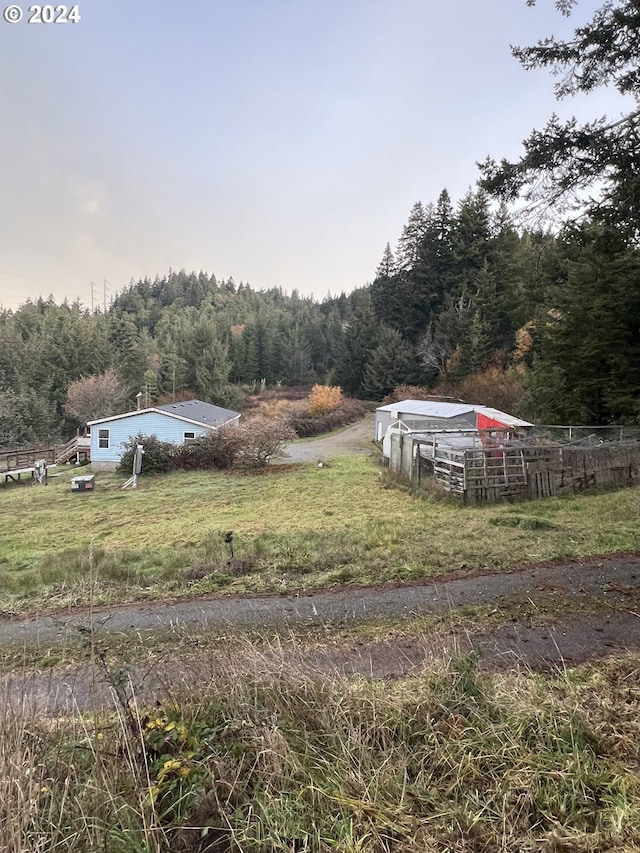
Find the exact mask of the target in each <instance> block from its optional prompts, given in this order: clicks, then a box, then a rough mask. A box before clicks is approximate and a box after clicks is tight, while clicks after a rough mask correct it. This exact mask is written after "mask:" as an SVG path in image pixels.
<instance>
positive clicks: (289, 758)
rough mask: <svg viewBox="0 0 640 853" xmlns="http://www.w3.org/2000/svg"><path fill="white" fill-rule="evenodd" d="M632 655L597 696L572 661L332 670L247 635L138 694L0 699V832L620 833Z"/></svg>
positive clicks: (189, 840) (545, 837) (578, 845)
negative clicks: (43, 706)
mask: <svg viewBox="0 0 640 853" xmlns="http://www.w3.org/2000/svg"><path fill="white" fill-rule="evenodd" d="M638 664H639V661H638V659H634V658H628V659H626V660H625V661H622V662H620V663H619V665H618V668H617V669H616V670H615V671H614V670H611V671H607V670H606V669H604V670H603V671H602V672H601V673H600V674H599V686H600V693H601V696H602V697H603V701H600V702H597V701H594V697H593V692H592V690H591V686H590V684H589V678H590V676H589V677H585V676H583V675H580V676H579V677H575V676H573V675H572V674H570V673H567V674H558V676H557V677H555V679H554V680H553V681H552V682H551V683H543V682H542V681H541V680H540V679H538V678H537V677H535V676H533V675H523V674H515V673H514V674H510V675H501V676H489V675H487V674H482V673H480V672H478V670H477V668H476V664H475V660H474V659H473V658H471V657H460V658H453V659H451V660H450V661H449V663H448V664H446V665H444V664H443V665H441V666H439V668H437V669H436V670H432V671H429V672H425V674H424V675H423V676H421V677H418V678H414V679H412V680H411V681H401V682H377V681H371V680H347V679H344V678H339V677H327V676H326V675H324V676H322V675H320V674H319V673H316V672H314V671H312V670H310V669H309V665H308V663H307V664H306V665H303V664H302V657H300V658H299V659H298V657H297V655H296V654H295V652H294V653H291V652H290V651H288V652H285V651H284V650H283V649H280V650H278V649H270V650H269V651H268V654H264V653H261V652H259V651H257V650H256V649H255V648H254V647H253V646H250V645H249V644H247V645H246V647H244V648H242V649H235V650H234V653H233V655H229V658H228V667H227V668H226V669H225V667H224V666H222V667H221V662H220V660H218V661H217V662H216V677H215V679H211V680H208V679H207V678H206V675H205V673H206V666H205V661H202V662H201V666H202V671H201V673H200V678H199V680H200V684H201V686H200V688H199V690H198V691H197V694H196V693H194V692H193V691H192V690H188V689H187V688H185V689H183V690H182V691H177V690H174V692H173V693H172V695H171V699H170V701H167V702H165V703H163V704H162V705H159V706H155V707H153V708H146V709H145V708H140V707H138V706H137V704H136V697H135V696H134V695H132V693H131V691H128V692H127V693H126V695H125V694H121V695H120V696H119V697H118V696H117V695H115V694H114V698H115V701H114V709H113V711H112V712H110V713H108V714H105V713H95V714H90V715H83V714H79V713H78V714H76V715H75V716H73V717H72V718H69V719H68V718H63V719H54V720H52V719H46V718H43V717H39V718H38V717H35V718H31V719H29V718H27V717H26V716H25V715H24V714H23V713H22V712H21V711H17V710H9V709H8V706H7V709H5V712H4V716H3V720H2V725H3V736H2V738H1V739H0V785H1V788H0V793H1V797H0V851H2V853H27V851H28V853H32V851H33V853H35V851H43V853H44V851H47V852H48V851H71V850H73V851H81V853H83V851H105V853H111V851H117V853H120V851H122V853H124V851H127V853H128V851H131V853H138V851H140V852H141V851H145V853H150V851H153V853H204V852H205V851H223V850H224V851H226V850H234V851H239V852H240V851H242V853H253V852H254V851H255V853H258V851H260V853H263V851H294V850H295V851H318V852H319V851H330V850H340V851H354V853H355V851H359V853H365V851H367V853H368V851H371V853H374V851H376V853H377V851H398V853H400V851H416V853H417V851H420V853H424V851H444V850H447V851H456V853H495V851H507V853H521V851H534V850H536V851H539V850H543V851H560V850H567V851H568V850H572V851H578V850H580V851H592V853H596V851H603V853H604V851H610V850H616V851H623V850H628V851H631V850H633V849H638V845H640V811H639V807H640V793H639V790H638V781H637V776H636V773H635V771H636V769H637V758H638V751H637V743H638V742H640V737H639V735H640V731H639V728H640V724H639V723H638V720H639V719H640V713H639V712H640V696H638V694H637V691H636V692H635V693H629V690H628V686H629V684H630V683H631V684H632V683H633V679H637V673H638ZM623 694H624V696H623ZM605 696H606V701H605V700H604V697H605ZM623 699H624V701H625V702H626V707H627V708H628V709H629V713H627V714H625V715H624V716H623V718H622V720H621V723H620V725H619V723H618V714H617V712H616V710H615V709H616V706H617V704H618V701H622V700H623ZM629 703H631V705H633V708H631V707H630V705H629ZM614 744H615V747H614Z"/></svg>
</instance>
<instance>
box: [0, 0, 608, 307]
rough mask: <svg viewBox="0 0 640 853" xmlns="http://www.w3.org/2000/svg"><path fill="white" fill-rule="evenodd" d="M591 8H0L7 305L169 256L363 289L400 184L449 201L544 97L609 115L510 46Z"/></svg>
mask: <svg viewBox="0 0 640 853" xmlns="http://www.w3.org/2000/svg"><path fill="white" fill-rule="evenodd" d="M4 5H7V4H3V8H4ZM18 5H20V6H21V7H22V8H23V9H24V11H25V13H26V14H28V13H27V4H24V3H19V4H18ZM600 5H601V3H600V2H599V0H581V2H580V3H579V4H578V8H577V11H576V13H575V14H574V15H573V16H572V17H571V18H569V19H565V18H563V17H562V16H560V15H559V14H558V13H557V12H556V11H555V9H554V4H553V0H538V3H537V5H536V7H534V8H528V7H527V6H526V4H525V0H482V2H481V0H450V2H448V3H443V2H435V1H434V0H322V2H320V0H262V2H260V1H259V0H209V2H207V0H182V2H178V0H174V2H169V0H135V2H131V0H84V2H79V3H78V7H79V11H80V15H81V21H80V22H79V23H78V24H66V25H54V24H39V25H29V24H27V23H26V20H23V21H21V22H20V23H18V24H13V25H11V24H8V23H6V22H5V21H3V20H0V155H1V156H0V198H1V199H2V204H1V205H0V305H2V306H4V307H8V308H15V307H17V305H18V304H20V303H21V302H23V301H25V300H26V299H27V298H31V299H36V298H37V297H38V296H40V295H42V296H45V297H46V296H47V295H48V294H50V293H51V294H53V295H54V297H55V298H56V299H57V300H61V299H63V298H65V297H66V298H69V299H71V300H72V299H75V298H79V299H80V300H81V301H82V302H83V303H84V304H85V305H88V304H89V303H90V299H91V290H90V282H91V281H94V282H95V283H96V285H97V298H98V300H101V299H102V295H103V281H104V280H107V282H108V292H109V294H110V295H113V293H115V292H116V291H118V290H120V289H122V287H123V286H125V285H126V284H127V283H128V282H129V281H130V280H131V279H134V280H135V279H138V278H140V277H144V276H149V277H151V278H153V277H154V276H155V275H157V274H159V275H162V274H164V273H166V272H167V271H168V270H169V268H174V269H181V268H185V269H187V270H191V269H196V270H200V269H204V270H206V271H207V272H209V273H214V274H215V275H216V276H217V277H218V278H228V277H229V276H233V277H234V279H235V280H236V281H237V282H239V281H240V280H243V281H245V282H249V283H250V284H251V285H252V286H253V287H255V288H258V289H260V288H267V287H282V288H283V289H284V290H286V291H288V292H291V291H292V290H293V289H298V290H299V292H300V293H301V294H303V295H314V296H315V297H316V298H318V299H321V298H323V297H324V296H325V295H327V293H332V294H336V293H340V292H341V291H350V290H352V289H353V288H355V287H359V286H362V285H364V284H366V283H367V282H368V281H370V280H371V279H372V277H373V275H374V272H375V268H376V266H377V264H378V262H379V260H380V258H381V255H382V252H383V249H384V246H385V244H386V242H387V241H389V242H390V243H391V244H392V246H393V245H394V244H395V242H396V240H397V239H398V237H399V235H400V232H401V229H402V226H403V224H404V223H405V222H406V220H407V217H408V214H409V211H410V209H411V206H412V205H413V203H414V202H415V201H417V200H421V201H423V202H424V203H428V202H431V201H435V200H436V198H437V196H438V194H439V193H440V191H441V189H442V188H443V187H446V188H447V189H448V190H449V192H450V194H451V196H452V198H453V200H454V202H455V201H457V200H459V199H460V198H461V197H462V196H463V195H464V194H465V193H466V192H467V190H468V189H469V188H470V187H471V186H472V185H473V184H474V183H475V181H476V179H477V176H478V172H477V167H476V165H475V164H476V162H477V161H479V160H483V159H484V158H485V157H486V156H487V155H491V156H495V157H502V156H508V157H514V156H517V154H518V153H519V151H520V145H521V140H522V139H523V138H524V137H525V136H527V135H528V133H529V131H530V130H531V128H532V127H539V126H541V125H542V124H543V123H544V122H545V121H546V120H547V118H548V117H549V116H550V115H551V113H552V112H553V111H556V112H558V113H559V114H560V115H571V114H573V113H576V114H578V115H579V116H580V117H583V118H587V117H595V116H598V115H602V114H605V113H607V114H609V115H611V116H617V115H619V114H620V112H621V110H622V101H621V99H619V98H618V97H617V96H616V95H615V93H608V92H602V93H596V94H595V95H594V96H592V97H591V98H590V99H587V100H584V101H583V100H573V101H568V102H566V103H565V102H561V103H559V104H558V103H557V102H555V101H554V98H553V82H554V81H553V78H552V77H551V76H550V75H549V74H548V73H546V72H543V71H542V72H525V71H523V70H522V69H521V68H520V66H519V65H518V63H517V62H516V61H515V60H514V59H513V58H512V57H511V54H510V51H509V45H510V44H511V43H516V44H529V43H532V42H534V41H535V40H537V39H538V38H540V37H543V36H545V35H549V34H551V33H553V34H557V35H563V34H568V33H569V32H571V31H572V30H573V28H574V27H575V26H576V25H577V24H579V23H580V22H581V21H585V20H588V19H589V18H590V17H591V15H592V13H593V11H594V9H595V8H598V7H599V6H600Z"/></svg>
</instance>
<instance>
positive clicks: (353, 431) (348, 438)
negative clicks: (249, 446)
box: [274, 415, 373, 463]
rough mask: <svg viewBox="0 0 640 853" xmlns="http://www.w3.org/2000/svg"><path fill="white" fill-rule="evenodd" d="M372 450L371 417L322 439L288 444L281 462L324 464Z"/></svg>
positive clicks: (279, 458)
mask: <svg viewBox="0 0 640 853" xmlns="http://www.w3.org/2000/svg"><path fill="white" fill-rule="evenodd" d="M372 450H373V415H367V416H366V417H365V418H364V419H363V420H361V421H358V422H357V423H355V424H350V425H349V426H347V427H345V428H344V429H341V430H338V431H337V432H333V433H331V434H330V435H326V436H324V437H323V438H315V439H305V440H304V441H297V442H292V443H291V444H288V445H287V446H286V447H285V449H284V452H283V454H282V456H279V457H278V458H277V459H276V460H274V461H276V462H278V463H283V462H292V463H293V462H324V461H326V460H327V459H331V457H333V456H350V455H353V454H354V453H370V452H371V451H372Z"/></svg>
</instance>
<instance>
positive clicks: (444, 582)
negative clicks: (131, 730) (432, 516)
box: [0, 554, 640, 644]
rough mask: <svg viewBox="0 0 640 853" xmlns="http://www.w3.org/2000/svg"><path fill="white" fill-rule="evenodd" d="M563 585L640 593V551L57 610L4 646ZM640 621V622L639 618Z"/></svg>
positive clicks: (385, 614) (424, 607)
mask: <svg viewBox="0 0 640 853" xmlns="http://www.w3.org/2000/svg"><path fill="white" fill-rule="evenodd" d="M536 590H557V591H561V592H562V594H563V595H565V596H567V597H569V598H571V597H573V598H579V597H580V596H585V595H587V594H589V593H597V594H614V595H617V594H622V593H619V592H618V591H619V590H623V591H624V592H625V593H626V592H627V591H629V592H631V591H636V590H640V555H637V554H634V555H626V556H611V557H607V558H604V557H603V558H596V559H592V560H589V561H585V562H582V563H581V562H570V563H566V564H559V565H553V564H545V565H542V566H536V567H533V568H523V569H520V570H516V571H511V572H500V573H496V574H486V575H475V576H467V577H459V578H454V579H452V578H443V579H436V580H433V581H430V582H426V583H416V584H402V585H388V586H381V587H341V588H338V589H335V590H328V591H320V592H314V593H308V594H301V595H288V596H278V595H266V596H218V597H207V598H198V599H187V600H182V601H174V602H148V603H140V604H130V605H124V606H118V607H108V608H94V609H93V610H79V611H73V612H71V613H60V614H56V615H46V616H32V617H27V618H20V617H15V618H12V617H2V618H0V644H8V643H19V644H24V643H28V644H31V643H38V644H41V643H53V642H65V641H66V640H68V639H69V637H70V636H72V635H74V634H77V632H78V630H83V629H84V630H86V629H87V628H89V627H90V626H91V625H93V626H94V627H99V629H100V630H101V631H102V632H118V631H119V632H122V631H146V630H153V629H162V628H167V627H170V626H180V627H190V626H194V627H199V628H207V629H211V630H216V629H221V628H224V627H225V626H229V625H233V626H252V627H259V626H277V627H279V628H283V629H287V628H292V627H295V626H297V625H305V624H306V625H309V624H324V623H331V624H347V623H353V622H362V621H367V620H373V619H398V618H402V617H412V616H419V615H421V614H425V613H442V612H447V611H448V610H453V609H455V608H457V607H461V606H464V605H481V604H497V603H499V602H500V601H501V600H504V599H506V598H508V597H509V596H514V595H526V594H528V593H534V592H535V591H536ZM639 621H640V619H639Z"/></svg>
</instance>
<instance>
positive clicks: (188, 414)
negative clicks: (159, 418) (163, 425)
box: [154, 400, 240, 425]
mask: <svg viewBox="0 0 640 853" xmlns="http://www.w3.org/2000/svg"><path fill="white" fill-rule="evenodd" d="M154 408H155V409H159V410H160V411H162V412H168V413H169V414H171V415H180V416H181V417H183V418H189V420H192V421H198V422H199V423H201V424H216V425H217V424H223V423H226V421H230V420H233V418H238V417H240V412H234V411H232V410H231V409H223V408H222V406H214V405H213V403H203V402H202V400H180V402H178V403H163V404H162V406H154Z"/></svg>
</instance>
